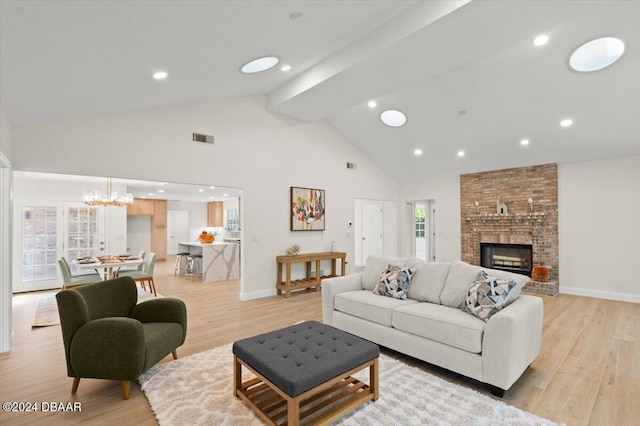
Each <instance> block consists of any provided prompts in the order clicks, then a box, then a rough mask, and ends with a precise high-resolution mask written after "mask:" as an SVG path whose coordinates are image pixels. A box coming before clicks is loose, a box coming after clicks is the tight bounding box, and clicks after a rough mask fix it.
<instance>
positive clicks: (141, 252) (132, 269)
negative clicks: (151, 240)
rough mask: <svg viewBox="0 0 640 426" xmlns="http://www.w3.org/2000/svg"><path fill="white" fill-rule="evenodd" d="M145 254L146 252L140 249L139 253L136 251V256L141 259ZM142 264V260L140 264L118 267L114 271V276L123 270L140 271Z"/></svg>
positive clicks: (117, 275)
mask: <svg viewBox="0 0 640 426" xmlns="http://www.w3.org/2000/svg"><path fill="white" fill-rule="evenodd" d="M146 255H147V252H146V251H144V250H140V253H138V257H139V258H140V259H142V260H144V257H145V256H146ZM143 265H144V262H142V263H141V264H139V265H138V266H124V267H122V268H118V270H117V271H116V273H115V276H116V277H119V276H120V273H122V272H125V271H129V272H131V271H139V272H142V266H143Z"/></svg>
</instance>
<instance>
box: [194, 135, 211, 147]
mask: <svg viewBox="0 0 640 426" xmlns="http://www.w3.org/2000/svg"><path fill="white" fill-rule="evenodd" d="M193 141H194V142H200V143H208V144H210V145H213V141H214V138H213V136H211V135H205V134H202V133H194V134H193Z"/></svg>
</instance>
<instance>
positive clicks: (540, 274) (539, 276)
mask: <svg viewBox="0 0 640 426" xmlns="http://www.w3.org/2000/svg"><path fill="white" fill-rule="evenodd" d="M531 279H532V280H534V281H540V282H547V281H549V268H547V267H546V266H544V265H538V266H534V267H533V270H532V271H531Z"/></svg>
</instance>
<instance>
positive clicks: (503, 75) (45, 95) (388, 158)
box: [0, 0, 640, 182]
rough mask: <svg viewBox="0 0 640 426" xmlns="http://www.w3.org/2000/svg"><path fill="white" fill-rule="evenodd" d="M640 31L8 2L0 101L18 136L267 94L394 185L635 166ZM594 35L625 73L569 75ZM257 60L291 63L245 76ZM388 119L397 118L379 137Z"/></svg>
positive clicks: (540, 15)
mask: <svg viewBox="0 0 640 426" xmlns="http://www.w3.org/2000/svg"><path fill="white" fill-rule="evenodd" d="M294 12H300V13H302V16H301V17H300V18H299V19H290V18H289V16H290V15H291V14H292V13H294ZM639 22H640V2H639V1H479V0H474V1H472V2H467V1H429V2H426V1H424V2H416V1H339V2H338V1H267V0H265V1H241V2H239V1H209V2H206V1H182V2H178V1H163V2H159V1H157V2H152V1H129V2H109V1H85V2H76V1H57V2H52V1H43V2H40V1H18V2H16V1H4V0H3V1H2V2H0V25H1V28H0V102H1V103H2V106H3V108H4V109H5V111H6V112H7V114H8V116H9V118H10V120H11V121H12V122H13V123H14V124H17V125H19V124H22V123H32V122H38V121H43V120H52V119H60V118H64V117H70V116H77V115H85V114H97V113H110V112H123V111H130V110H135V109H141V108H151V107H160V106H165V105H171V104H178V103H187V102H194V101H199V100H207V99H216V98H225V97H232V96H244V95H252V94H263V95H266V96H267V105H268V108H269V109H270V111H272V112H274V113H278V114H283V115H287V116H290V117H293V118H296V119H299V120H303V121H309V122H312V121H317V120H327V122H328V123H329V124H330V125H331V126H333V127H334V128H335V129H336V130H337V131H338V132H340V133H341V134H342V135H344V136H345V137H346V138H347V139H348V140H349V141H350V142H351V143H353V144H354V145H355V146H357V147H358V148H359V149H361V150H362V151H363V152H364V153H365V154H366V155H368V156H369V157H370V158H371V159H372V160H373V161H374V162H376V163H377V164H378V165H379V166H380V167H381V168H382V169H383V170H385V172H387V173H388V174H389V175H390V176H392V177H393V178H394V179H396V180H397V181H398V182H412V181H423V180H428V179H433V178H439V177H448V176H455V175H457V174H460V173H467V172H475V171H482V170H491V169H500V168H505V167H513V166H522V165H530V164H542V163H549V162H561V163H563V162H576V161H588V160H596V159H603V158H611V157H619V156H629V155H640V120H638V117H640V78H639V77H638V76H639V75H640V50H639V49H640V24H639ZM541 33H545V34H548V35H549V37H550V41H549V43H548V44H547V45H546V46H544V47H535V46H533V44H532V40H533V38H534V37H535V36H537V35H538V34H541ZM602 35H617V36H620V37H622V38H623V39H624V40H625V41H626V42H627V49H628V50H627V53H626V55H625V56H624V57H623V58H622V59H621V60H620V62H619V63H617V64H615V65H614V66H612V67H611V68H608V69H605V70H603V71H600V72H596V73H592V74H578V73H575V72H572V71H569V69H568V68H567V67H566V60H567V57H568V55H569V53H570V52H571V51H572V50H573V49H575V48H576V47H577V46H578V45H579V44H580V43H582V42H584V41H587V40H589V39H591V38H595V37H597V36H602ZM264 55H276V56H278V57H280V58H281V61H282V62H281V64H290V65H291V66H292V67H293V68H292V70H291V71H289V72H286V73H285V72H282V71H280V69H279V66H278V67H276V68H274V69H272V70H269V71H266V72H264V73H259V74H254V75H243V74H241V73H240V72H239V71H238V70H239V67H240V66H241V65H242V64H244V63H245V62H247V61H249V60H251V59H254V58H256V57H259V56H264ZM159 69H164V70H166V71H167V72H168V73H169V78H168V79H167V80H166V81H161V82H159V81H154V80H153V79H151V77H150V76H151V74H152V73H153V72H155V71H157V70H159ZM370 99H374V100H376V102H377V103H378V106H377V107H376V108H375V109H371V108H369V107H368V106H367V105H366V102H367V101H368V100H370ZM387 108H394V109H399V110H401V111H403V112H404V113H405V114H406V115H407V118H408V122H407V124H406V125H405V126H404V127H401V128H396V129H392V128H389V127H386V126H384V125H383V124H382V123H381V122H380V120H379V114H380V112H381V111H383V110H384V109H387ZM461 110H464V111H466V113H465V114H464V115H461V114H459V111H461ZM566 117H571V118H573V119H574V125H573V126H572V127H571V128H568V129H562V128H560V126H559V122H560V120H561V119H563V118H566ZM522 138H528V139H530V141H531V143H530V145H529V146H527V147H522V146H520V143H519V142H520V139H522ZM416 148H420V149H422V150H423V152H424V154H423V155H422V156H421V157H415V156H414V155H413V151H414V149H416ZM458 150H464V151H465V152H466V155H465V156H464V157H463V158H459V157H457V155H456V153H457V151H458Z"/></svg>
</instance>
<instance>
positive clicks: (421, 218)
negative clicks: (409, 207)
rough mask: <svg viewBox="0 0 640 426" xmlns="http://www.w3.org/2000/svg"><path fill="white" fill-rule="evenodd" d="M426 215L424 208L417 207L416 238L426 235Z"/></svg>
mask: <svg viewBox="0 0 640 426" xmlns="http://www.w3.org/2000/svg"><path fill="white" fill-rule="evenodd" d="M425 227H426V215H425V211H424V209H422V208H417V209H416V238H421V237H424V236H425V229H426V228H425Z"/></svg>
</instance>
